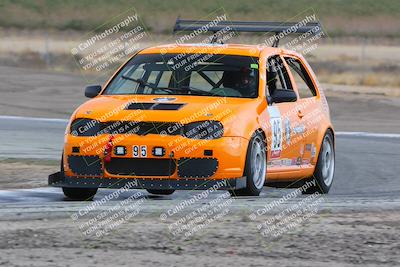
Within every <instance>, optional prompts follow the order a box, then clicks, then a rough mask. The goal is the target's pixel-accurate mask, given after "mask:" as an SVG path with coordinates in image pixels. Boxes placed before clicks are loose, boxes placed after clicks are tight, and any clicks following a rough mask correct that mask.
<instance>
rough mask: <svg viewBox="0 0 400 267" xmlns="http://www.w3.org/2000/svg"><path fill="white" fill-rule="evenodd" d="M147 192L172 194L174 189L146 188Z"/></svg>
mask: <svg viewBox="0 0 400 267" xmlns="http://www.w3.org/2000/svg"><path fill="white" fill-rule="evenodd" d="M146 190H147V192H149V193H150V194H153V195H172V194H173V193H174V192H175V190H174V189H146Z"/></svg>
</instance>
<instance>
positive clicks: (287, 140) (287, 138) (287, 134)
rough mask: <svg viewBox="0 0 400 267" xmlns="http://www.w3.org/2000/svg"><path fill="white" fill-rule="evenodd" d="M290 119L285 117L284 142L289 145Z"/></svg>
mask: <svg viewBox="0 0 400 267" xmlns="http://www.w3.org/2000/svg"><path fill="white" fill-rule="evenodd" d="M290 134H291V132H290V120H289V118H286V119H285V135H286V144H288V145H290Z"/></svg>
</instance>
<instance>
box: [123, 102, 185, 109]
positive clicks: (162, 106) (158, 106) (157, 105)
mask: <svg viewBox="0 0 400 267" xmlns="http://www.w3.org/2000/svg"><path fill="white" fill-rule="evenodd" d="M184 105H185V104H176V103H130V104H129V105H128V106H127V107H126V109H127V110H138V109H139V110H178V109H180V108H182V107H183V106H184Z"/></svg>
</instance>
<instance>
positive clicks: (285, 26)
mask: <svg viewBox="0 0 400 267" xmlns="http://www.w3.org/2000/svg"><path fill="white" fill-rule="evenodd" d="M228 26H229V28H230V30H231V31H236V32H263V33H269V32H272V33H275V36H276V37H279V34H280V33H287V34H295V33H298V34H301V33H306V32H310V33H311V34H313V35H317V34H318V33H320V32H322V27H321V24H320V23H319V22H318V21H307V22H304V21H302V22H275V21H227V20H222V21H217V22H216V21H210V20H183V19H180V18H177V19H176V22H175V26H174V33H175V32H179V31H196V30H201V31H203V32H213V33H214V35H215V34H216V33H217V32H218V31H220V30H223V29H226V28H227V27H228ZM287 34H286V35H287ZM213 40H214V39H213ZM278 43H279V39H278V38H277V39H275V41H274V44H273V45H272V46H273V47H277V46H278Z"/></svg>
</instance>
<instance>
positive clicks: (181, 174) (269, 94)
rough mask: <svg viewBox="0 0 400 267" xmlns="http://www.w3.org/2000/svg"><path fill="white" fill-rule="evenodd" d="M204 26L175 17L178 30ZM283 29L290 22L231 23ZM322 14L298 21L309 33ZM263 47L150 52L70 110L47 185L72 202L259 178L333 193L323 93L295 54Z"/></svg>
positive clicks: (232, 185) (226, 186) (236, 186)
mask: <svg viewBox="0 0 400 267" xmlns="http://www.w3.org/2000/svg"><path fill="white" fill-rule="evenodd" d="M205 23H207V22H206V21H201V22H194V21H184V20H178V21H177V24H176V25H175V30H195V29H198V28H200V27H202V25H204V24H205ZM226 25H229V26H230V28H231V29H232V30H234V31H238V32H240V31H249V32H275V33H280V32H283V31H284V30H285V29H287V28H288V27H290V26H291V25H292V24H291V23H284V24H281V23H269V22H259V23H258V22H232V21H230V22H225V23H221V25H217V26H213V27H211V28H209V29H208V30H209V31H213V32H217V31H218V30H220V29H222V28H223V27H225V26H226ZM318 25H319V24H318V23H316V22H313V23H308V24H307V25H303V26H301V27H298V28H297V31H296V33H305V32H307V31H309V30H310V28H311V27H316V26H318ZM276 46H277V42H276V43H275V44H274V45H273V47H268V46H260V45H253V46H252V45H237V44H221V43H219V42H218V41H215V40H214V42H212V43H211V44H181V45H177V44H172V45H164V46H157V47H151V48H147V49H143V50H141V51H139V52H138V53H137V54H135V55H134V56H133V57H132V58H130V59H129V60H128V61H127V62H126V63H125V64H123V65H122V66H121V67H120V68H119V69H118V70H117V71H116V73H115V74H114V75H113V76H112V77H111V79H109V81H107V82H106V83H105V85H104V86H103V87H101V86H89V87H87V88H86V91H85V95H86V96H87V97H89V98H93V99H91V100H90V101H88V102H86V103H84V104H83V105H81V106H80V107H79V108H78V109H77V110H76V111H75V112H74V113H73V115H72V117H71V120H70V122H69V124H68V127H67V130H66V133H65V145H64V150H63V155H62V160H61V170H60V172H57V173H55V174H52V175H50V176H49V185H51V186H56V187H62V189H63V191H64V194H65V195H66V196H67V197H69V198H72V199H91V198H92V197H93V196H94V195H95V194H96V192H97V189H98V188H127V189H128V188H141V189H146V190H147V191H148V192H150V193H153V194H164V195H166V194H172V193H173V192H174V191H175V190H177V189H178V190H179V189H190V190H192V189H207V188H210V187H212V188H214V189H223V190H229V191H230V192H231V194H234V195H252V196H257V195H259V194H260V192H261V190H262V189H263V186H264V185H269V186H275V187H300V186H303V185H305V184H307V186H306V187H305V190H303V192H304V193H312V192H320V193H327V192H328V191H329V189H330V187H331V184H332V180H333V176H334V168H335V145H334V143H335V136H334V130H333V127H332V124H331V121H330V116H329V108H328V104H327V101H326V98H325V96H324V94H323V92H322V90H321V88H320V87H319V85H318V82H317V78H316V77H315V74H314V72H313V71H312V69H311V68H310V66H309V65H308V63H307V62H306V60H305V59H304V58H303V57H302V56H301V55H300V54H298V53H296V52H292V51H288V50H285V49H280V48H277V47H276Z"/></svg>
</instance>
